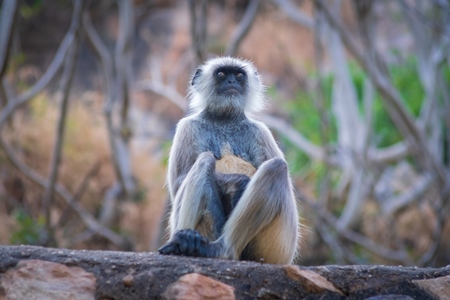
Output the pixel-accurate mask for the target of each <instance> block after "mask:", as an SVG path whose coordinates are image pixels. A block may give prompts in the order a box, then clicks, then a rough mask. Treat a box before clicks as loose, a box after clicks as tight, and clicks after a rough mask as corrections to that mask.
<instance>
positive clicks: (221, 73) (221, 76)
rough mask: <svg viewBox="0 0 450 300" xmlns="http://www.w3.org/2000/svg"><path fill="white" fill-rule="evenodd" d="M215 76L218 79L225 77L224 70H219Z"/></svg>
mask: <svg viewBox="0 0 450 300" xmlns="http://www.w3.org/2000/svg"><path fill="white" fill-rule="evenodd" d="M217 77H219V78H220V79H224V78H225V73H224V72H219V73H217Z"/></svg>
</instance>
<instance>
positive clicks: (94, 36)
mask: <svg viewBox="0 0 450 300" xmlns="http://www.w3.org/2000/svg"><path fill="white" fill-rule="evenodd" d="M83 28H84V30H85V32H86V36H87V38H88V41H89V43H90V45H91V46H92V49H93V50H94V52H95V54H96V55H97V56H98V58H99V59H100V61H101V67H102V73H103V83H104V90H105V94H106V96H105V97H106V99H105V102H104V106H103V110H104V113H105V118H106V125H107V129H108V137H109V143H110V148H111V152H112V162H113V165H114V168H115V171H116V175H117V178H118V181H119V182H120V184H121V185H122V186H123V187H125V186H126V182H125V181H126V179H125V176H124V174H123V172H122V165H121V164H120V158H119V156H120V151H119V149H118V148H119V146H118V144H117V141H116V134H117V133H116V130H115V128H114V122H113V114H112V113H113V104H114V94H115V90H114V85H113V83H112V82H113V69H114V67H113V60H112V57H111V55H110V53H109V51H108V49H107V47H106V46H105V44H104V43H103V42H102V40H101V39H100V37H99V35H98V33H97V31H96V30H95V28H94V26H93V25H92V22H91V19H90V17H89V14H88V13H87V12H85V13H84V14H83ZM127 167H129V166H127Z"/></svg>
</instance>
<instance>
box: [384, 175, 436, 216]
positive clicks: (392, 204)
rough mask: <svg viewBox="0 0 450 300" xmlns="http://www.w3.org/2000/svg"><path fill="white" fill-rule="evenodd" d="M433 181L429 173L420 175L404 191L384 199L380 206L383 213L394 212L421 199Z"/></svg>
mask: <svg viewBox="0 0 450 300" xmlns="http://www.w3.org/2000/svg"><path fill="white" fill-rule="evenodd" d="M433 183H434V178H433V176H431V175H430V174H424V175H422V176H421V178H420V179H418V180H417V182H414V184H413V185H412V186H411V188H410V189H409V190H407V191H406V192H405V193H403V194H401V195H400V196H397V197H394V198H392V199H384V202H383V205H382V206H381V210H382V212H383V214H396V213H397V212H398V211H399V210H401V209H402V208H404V207H405V206H407V205H409V204H411V203H413V201H415V200H419V199H421V198H422V197H423V195H424V194H425V193H426V192H427V191H428V190H429V189H430V187H431V186H432V184H433Z"/></svg>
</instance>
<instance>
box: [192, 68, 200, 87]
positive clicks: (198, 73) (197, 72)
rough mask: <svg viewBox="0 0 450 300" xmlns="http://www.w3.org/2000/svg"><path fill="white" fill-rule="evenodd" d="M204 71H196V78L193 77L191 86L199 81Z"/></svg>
mask: <svg viewBox="0 0 450 300" xmlns="http://www.w3.org/2000/svg"><path fill="white" fill-rule="evenodd" d="M202 72H203V70H202V69H197V71H195V74H194V77H192V80H191V85H195V81H196V80H197V78H198V77H200V75H202Z"/></svg>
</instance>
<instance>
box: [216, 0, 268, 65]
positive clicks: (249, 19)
mask: <svg viewBox="0 0 450 300" xmlns="http://www.w3.org/2000/svg"><path fill="white" fill-rule="evenodd" d="M260 3H261V2H260V0H251V1H250V3H248V5H247V9H246V10H245V14H244V16H243V17H242V20H241V22H240V23H239V25H238V26H237V27H236V28H235V29H234V31H233V34H232V35H231V39H230V40H231V41H230V42H229V43H228V45H227V47H226V49H225V52H224V54H225V55H229V56H233V55H235V54H236V51H237V49H238V47H239V44H240V43H241V42H242V40H243V38H244V37H245V35H247V33H248V32H249V31H250V28H251V27H252V25H253V23H254V21H255V17H256V13H257V12H258V8H259V5H260Z"/></svg>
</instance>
